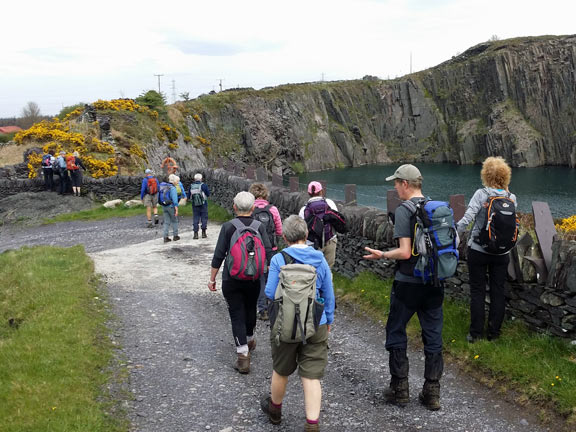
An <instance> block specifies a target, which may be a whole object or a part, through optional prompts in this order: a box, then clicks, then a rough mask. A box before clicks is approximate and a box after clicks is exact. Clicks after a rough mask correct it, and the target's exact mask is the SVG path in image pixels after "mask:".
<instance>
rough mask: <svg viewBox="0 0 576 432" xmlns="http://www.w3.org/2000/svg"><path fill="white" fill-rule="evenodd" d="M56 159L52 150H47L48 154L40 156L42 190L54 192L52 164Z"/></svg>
mask: <svg viewBox="0 0 576 432" xmlns="http://www.w3.org/2000/svg"><path fill="white" fill-rule="evenodd" d="M55 163H56V158H55V157H54V150H49V151H48V153H46V154H45V155H43V156H42V174H44V189H46V190H47V191H51V192H54V164H55Z"/></svg>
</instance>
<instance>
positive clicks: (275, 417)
mask: <svg viewBox="0 0 576 432" xmlns="http://www.w3.org/2000/svg"><path fill="white" fill-rule="evenodd" d="M260 408H262V411H264V413H265V414H266V415H267V416H268V420H270V423H272V424H275V425H277V424H280V422H281V421H282V407H281V406H280V407H277V406H274V405H272V398H271V397H270V396H264V397H263V398H262V399H261V400H260Z"/></svg>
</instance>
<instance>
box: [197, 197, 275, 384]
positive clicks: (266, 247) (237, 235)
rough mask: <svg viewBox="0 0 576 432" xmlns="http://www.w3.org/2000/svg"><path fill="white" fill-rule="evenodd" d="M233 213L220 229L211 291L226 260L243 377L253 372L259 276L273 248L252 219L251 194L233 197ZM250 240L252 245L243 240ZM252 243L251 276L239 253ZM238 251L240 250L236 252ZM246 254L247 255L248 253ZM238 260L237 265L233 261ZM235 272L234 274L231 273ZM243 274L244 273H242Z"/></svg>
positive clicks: (225, 280)
mask: <svg viewBox="0 0 576 432" xmlns="http://www.w3.org/2000/svg"><path fill="white" fill-rule="evenodd" d="M233 207H234V212H235V213H236V217H235V218H234V219H232V220H230V221H228V222H225V223H224V224H223V225H222V228H221V229H220V234H219V236H218V241H217V243H216V248H215V250H214V256H213V257H212V264H211V268H210V281H209V282H208V289H209V290H210V291H216V276H217V275H218V270H219V268H220V266H221V265H222V262H224V260H226V261H225V265H224V269H223V270H222V294H223V295H224V298H225V299H226V302H227V303H228V313H229V314H230V321H231V323H232V335H233V336H234V343H235V344H236V355H237V358H236V361H235V363H234V369H236V370H237V371H238V372H239V373H241V374H247V373H250V351H253V350H254V349H255V348H256V339H254V328H255V327H256V302H257V301H258V294H259V293H260V281H259V280H258V279H259V277H260V276H261V275H262V273H263V272H264V266H265V265H266V259H267V258H268V259H269V258H270V256H271V252H272V247H271V245H270V242H269V240H268V236H267V235H266V232H265V231H264V226H263V225H262V224H261V223H260V222H258V221H256V220H254V218H252V216H251V215H252V211H253V210H254V195H252V194H251V193H250V192H245V191H243V192H239V193H238V194H236V196H235V197H234V205H233ZM248 238H249V239H250V242H248V241H245V243H242V241H243V239H244V240H247V239H248ZM248 243H251V244H253V245H254V246H253V249H252V251H253V253H254V257H255V258H254V262H253V264H254V265H255V270H254V272H252V277H250V275H249V274H248V272H247V270H248V269H247V266H246V267H242V264H243V263H240V261H249V260H242V256H239V257H238V255H237V253H236V252H237V250H242V251H244V252H247V250H244V249H250V246H249V245H247V244H248ZM237 248H239V249H237ZM246 255H247V253H246ZM235 257H236V258H237V262H235V261H234V259H235ZM231 272H232V273H231ZM242 272H244V273H242Z"/></svg>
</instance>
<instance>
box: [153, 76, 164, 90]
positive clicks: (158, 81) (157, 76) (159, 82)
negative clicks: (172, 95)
mask: <svg viewBox="0 0 576 432" xmlns="http://www.w3.org/2000/svg"><path fill="white" fill-rule="evenodd" d="M154 76H155V77H158V93H162V91H160V77H163V76H164V74H154Z"/></svg>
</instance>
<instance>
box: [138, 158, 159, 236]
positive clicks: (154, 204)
mask: <svg viewBox="0 0 576 432" xmlns="http://www.w3.org/2000/svg"><path fill="white" fill-rule="evenodd" d="M144 174H146V176H145V177H144V178H143V179H142V187H141V188H140V199H141V200H142V203H143V204H144V206H145V207H146V218H147V220H148V225H147V226H148V228H152V227H154V225H158V186H159V184H160V182H159V181H158V179H157V178H156V177H155V176H154V172H153V171H152V170H151V169H150V168H147V169H146V170H145V171H144ZM152 212H154V224H152Z"/></svg>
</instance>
